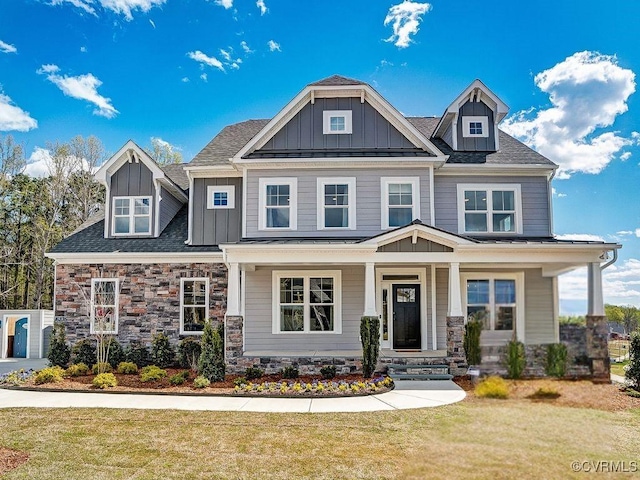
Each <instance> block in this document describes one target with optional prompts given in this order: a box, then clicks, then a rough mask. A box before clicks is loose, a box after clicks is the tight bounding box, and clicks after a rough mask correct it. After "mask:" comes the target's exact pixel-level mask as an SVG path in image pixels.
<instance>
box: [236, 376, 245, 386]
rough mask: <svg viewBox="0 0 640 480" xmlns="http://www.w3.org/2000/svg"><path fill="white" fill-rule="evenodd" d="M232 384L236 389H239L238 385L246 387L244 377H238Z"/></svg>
mask: <svg viewBox="0 0 640 480" xmlns="http://www.w3.org/2000/svg"><path fill="white" fill-rule="evenodd" d="M233 384H234V385H235V386H236V387H239V386H240V385H246V384H247V379H246V378H245V377H238V378H236V379H235V380H234V381H233Z"/></svg>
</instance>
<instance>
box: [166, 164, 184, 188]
mask: <svg viewBox="0 0 640 480" xmlns="http://www.w3.org/2000/svg"><path fill="white" fill-rule="evenodd" d="M185 165H187V164H186V163H171V164H169V165H165V166H164V167H160V168H162V171H163V172H164V174H165V175H166V176H167V177H169V180H171V181H172V182H173V183H175V184H176V185H177V186H179V187H180V188H181V189H182V190H188V189H189V178H188V177H187V173H186V172H185V171H184V167H185Z"/></svg>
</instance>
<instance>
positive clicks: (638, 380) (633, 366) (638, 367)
mask: <svg viewBox="0 0 640 480" xmlns="http://www.w3.org/2000/svg"><path fill="white" fill-rule="evenodd" d="M625 377H626V378H627V380H629V381H630V382H631V384H632V386H633V388H635V389H636V390H638V391H640V332H634V333H633V335H631V343H630V344H629V366H628V368H627V371H626V373H625Z"/></svg>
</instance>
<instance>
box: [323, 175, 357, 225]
mask: <svg viewBox="0 0 640 480" xmlns="http://www.w3.org/2000/svg"><path fill="white" fill-rule="evenodd" d="M317 212H318V221H317V225H318V230H333V229H341V230H344V229H349V230H354V229H355V228H356V179H355V177H349V178H318V210H317Z"/></svg>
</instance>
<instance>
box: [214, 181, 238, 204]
mask: <svg viewBox="0 0 640 480" xmlns="http://www.w3.org/2000/svg"><path fill="white" fill-rule="evenodd" d="M235 203H236V197H235V187H234V186H233V185H209V186H208V187H207V208H209V209H218V208H235Z"/></svg>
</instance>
